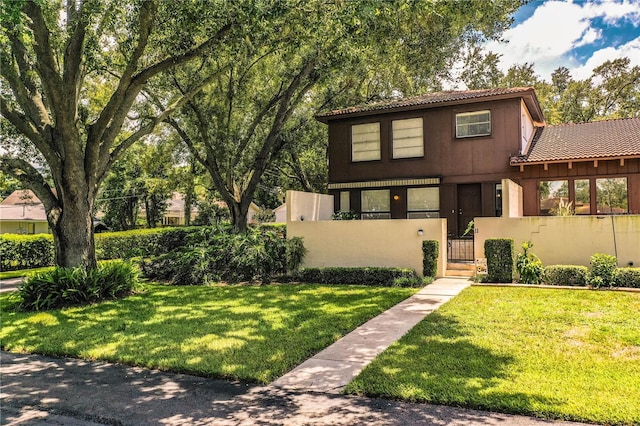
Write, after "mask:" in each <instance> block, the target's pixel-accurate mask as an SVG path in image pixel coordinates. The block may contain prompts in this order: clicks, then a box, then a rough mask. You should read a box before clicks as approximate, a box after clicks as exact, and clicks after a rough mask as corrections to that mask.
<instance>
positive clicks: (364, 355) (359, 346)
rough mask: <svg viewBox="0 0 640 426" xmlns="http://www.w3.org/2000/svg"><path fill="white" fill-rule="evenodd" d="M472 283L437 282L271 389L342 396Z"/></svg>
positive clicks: (360, 328)
mask: <svg viewBox="0 0 640 426" xmlns="http://www.w3.org/2000/svg"><path fill="white" fill-rule="evenodd" d="M470 284H471V282H470V281H468V279H466V278H440V279H438V280H436V281H435V282H434V283H433V284H431V285H428V286H426V287H425V288H423V289H422V290H420V291H419V292H418V293H416V294H415V295H413V296H411V297H410V298H408V299H406V300H405V301H403V302H401V303H399V304H397V305H396V306H394V307H392V308H391V309H389V310H388V311H385V312H383V313H382V314H380V315H378V316H377V317H375V318H373V319H371V320H370V321H369V322H367V323H365V324H363V325H362V326H360V327H358V328H357V329H355V330H354V331H352V332H351V333H349V334H347V335H346V336H344V337H343V338H342V339H340V340H338V341H337V342H336V343H334V344H333V345H331V346H329V347H328V348H326V349H324V350H323V351H322V352H320V353H318V354H317V355H316V356H314V357H312V358H309V359H308V360H307V361H305V362H303V363H302V364H300V365H299V366H298V367H296V368H295V369H293V370H292V371H290V372H289V373H287V374H285V375H284V376H282V377H280V378H279V379H278V380H276V381H275V382H273V383H272V384H271V386H273V387H276V388H280V389H283V390H287V391H306V392H322V393H329V394H339V393H340V392H341V391H342V389H343V388H344V387H345V386H346V385H347V384H348V383H349V382H350V381H351V380H353V378H355V377H356V376H357V375H358V373H360V371H362V369H363V368H364V367H366V366H367V364H369V363H370V362H371V361H373V359H374V358H375V357H376V356H378V354H380V353H381V352H382V351H384V350H385V349H386V348H388V347H389V345H391V344H392V343H393V342H395V341H396V340H398V339H400V337H402V336H403V335H404V334H405V333H406V332H407V331H409V330H411V329H412V328H413V327H414V326H415V325H416V324H417V323H419V322H420V321H421V320H422V319H423V318H424V317H425V316H426V315H428V314H430V313H431V312H433V311H435V310H436V309H438V308H439V307H440V306H441V305H442V304H444V303H446V302H448V301H449V300H451V299H452V298H453V297H455V296H457V295H458V294H459V293H460V292H461V291H462V290H464V289H465V288H467V287H468V286H469V285H470Z"/></svg>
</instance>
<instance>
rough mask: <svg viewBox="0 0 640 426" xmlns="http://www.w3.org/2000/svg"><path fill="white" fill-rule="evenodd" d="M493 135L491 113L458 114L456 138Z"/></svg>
mask: <svg viewBox="0 0 640 426" xmlns="http://www.w3.org/2000/svg"><path fill="white" fill-rule="evenodd" d="M490 134H491V111H489V110H484V111H474V112H463V113H460V114H456V138H471V137H474V136H487V135H490Z"/></svg>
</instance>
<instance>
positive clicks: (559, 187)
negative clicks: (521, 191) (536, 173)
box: [540, 180, 569, 216]
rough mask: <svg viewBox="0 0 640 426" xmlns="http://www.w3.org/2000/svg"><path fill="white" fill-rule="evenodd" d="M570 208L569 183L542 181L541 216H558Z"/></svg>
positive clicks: (564, 181)
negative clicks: (563, 210)
mask: <svg viewBox="0 0 640 426" xmlns="http://www.w3.org/2000/svg"><path fill="white" fill-rule="evenodd" d="M567 208H569V181H567V180H543V181H540V214H541V215H542V216H556V215H559V214H560V213H561V210H562V209H567Z"/></svg>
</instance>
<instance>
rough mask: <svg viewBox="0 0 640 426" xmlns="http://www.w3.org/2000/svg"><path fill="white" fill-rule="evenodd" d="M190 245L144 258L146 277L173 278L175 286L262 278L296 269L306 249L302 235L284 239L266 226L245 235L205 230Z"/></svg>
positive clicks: (258, 279)
mask: <svg viewBox="0 0 640 426" xmlns="http://www.w3.org/2000/svg"><path fill="white" fill-rule="evenodd" d="M191 237H192V238H191V239H190V244H189V246H186V247H183V248H182V249H180V250H174V251H172V252H170V253H164V254H161V255H159V256H154V257H151V258H149V259H145V260H143V261H142V262H141V264H140V269H141V270H142V273H143V274H144V276H145V277H147V278H149V279H154V280H170V282H171V283H172V284H175V285H179V284H182V285H194V284H203V283H207V282H211V281H220V280H225V281H230V282H239V281H256V280H257V281H262V282H265V283H267V282H269V281H270V280H271V279H272V277H274V276H276V275H280V274H286V273H287V269H288V268H291V269H296V268H297V267H299V265H300V263H301V262H302V260H303V258H304V255H305V252H306V250H305V249H304V245H303V244H302V240H301V239H300V238H293V239H291V240H290V241H287V240H285V239H284V238H282V237H281V236H280V234H279V233H277V232H274V231H270V230H268V229H265V228H249V230H248V231H247V233H246V234H233V233H230V232H224V231H220V230H217V231H216V230H212V229H211V228H209V229H204V230H202V231H201V232H200V233H199V234H198V235H197V236H196V235H192V236H191Z"/></svg>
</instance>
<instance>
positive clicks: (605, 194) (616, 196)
mask: <svg viewBox="0 0 640 426" xmlns="http://www.w3.org/2000/svg"><path fill="white" fill-rule="evenodd" d="M596 204H597V206H598V213H600V214H620V213H628V212H629V200H628V192H627V178H613V179H596Z"/></svg>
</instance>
